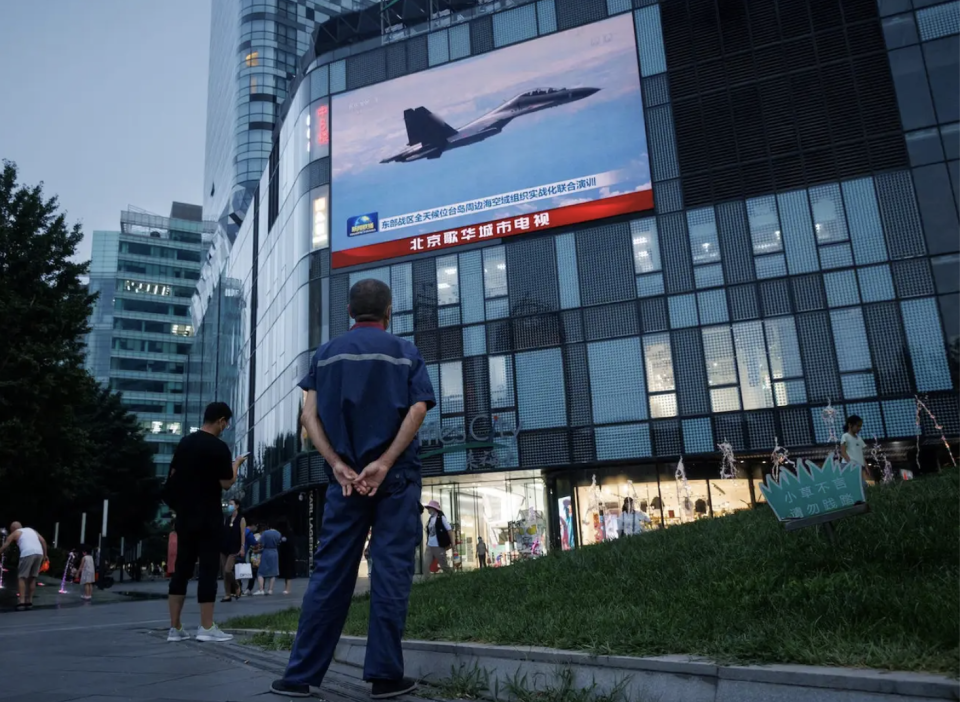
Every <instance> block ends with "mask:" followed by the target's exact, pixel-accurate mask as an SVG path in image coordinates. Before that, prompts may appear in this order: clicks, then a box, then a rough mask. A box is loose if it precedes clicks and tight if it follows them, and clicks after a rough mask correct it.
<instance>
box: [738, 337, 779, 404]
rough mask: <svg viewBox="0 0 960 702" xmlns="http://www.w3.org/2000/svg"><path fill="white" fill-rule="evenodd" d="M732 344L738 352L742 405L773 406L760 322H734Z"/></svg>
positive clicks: (768, 368) (771, 388)
mask: <svg viewBox="0 0 960 702" xmlns="http://www.w3.org/2000/svg"><path fill="white" fill-rule="evenodd" d="M733 345H734V348H735V349H736V352H737V369H738V375H739V378H740V393H741V396H742V398H743V408H744V409H745V410H755V409H764V408H767V407H773V387H772V386H771V382H770V367H769V365H768V363H767V352H766V348H765V347H766V344H765V343H764V337H763V326H762V325H761V323H760V322H741V323H739V324H734V325H733Z"/></svg>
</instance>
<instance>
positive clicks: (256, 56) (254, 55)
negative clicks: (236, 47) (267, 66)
mask: <svg viewBox="0 0 960 702" xmlns="http://www.w3.org/2000/svg"><path fill="white" fill-rule="evenodd" d="M244 62H245V63H246V64H247V66H249V67H251V68H252V67H254V66H259V65H260V52H259V51H251V52H250V53H249V54H247V55H246V57H245V58H244Z"/></svg>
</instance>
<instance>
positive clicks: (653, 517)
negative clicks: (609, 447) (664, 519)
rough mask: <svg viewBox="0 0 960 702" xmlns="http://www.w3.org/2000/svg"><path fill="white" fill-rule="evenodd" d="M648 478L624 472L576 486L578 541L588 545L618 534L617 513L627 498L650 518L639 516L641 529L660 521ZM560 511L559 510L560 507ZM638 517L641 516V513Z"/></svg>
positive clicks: (652, 484)
mask: <svg viewBox="0 0 960 702" xmlns="http://www.w3.org/2000/svg"><path fill="white" fill-rule="evenodd" d="M649 477H650V480H649V481H648V482H639V481H638V482H634V481H632V480H629V479H627V478H626V477H624V476H618V477H617V478H614V479H611V480H606V479H604V480H601V481H600V484H597V485H583V486H580V487H578V488H577V505H578V507H579V522H580V524H579V526H580V541H581V543H582V545H584V546H589V545H591V544H597V543H600V542H601V541H610V540H612V539H616V538H618V537H619V535H620V516H621V513H622V511H623V504H624V501H625V500H626V499H627V498H632V499H633V503H634V509H635V510H636V511H637V512H641V513H643V514H644V515H646V516H647V517H649V518H650V522H646V521H645V520H643V525H642V528H643V530H644V531H649V530H651V529H655V528H657V525H658V524H659V523H660V493H659V491H658V488H657V483H656V480H655V476H654V475H653V474H652V473H651V474H650V476H649ZM560 514H561V515H563V511H562V510H561V511H560ZM641 519H642V517H641Z"/></svg>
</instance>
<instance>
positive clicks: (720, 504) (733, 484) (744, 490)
mask: <svg viewBox="0 0 960 702" xmlns="http://www.w3.org/2000/svg"><path fill="white" fill-rule="evenodd" d="M757 492H759V490H758V491H757ZM710 497H711V500H712V502H713V514H714V516H717V517H723V516H725V515H728V514H733V513H734V512H739V511H740V510H742V509H750V481H749V480H747V479H746V478H735V479H732V480H711V481H710Z"/></svg>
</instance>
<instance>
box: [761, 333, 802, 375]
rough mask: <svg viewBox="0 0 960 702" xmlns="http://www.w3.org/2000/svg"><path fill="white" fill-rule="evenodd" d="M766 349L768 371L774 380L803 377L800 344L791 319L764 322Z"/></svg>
mask: <svg viewBox="0 0 960 702" xmlns="http://www.w3.org/2000/svg"><path fill="white" fill-rule="evenodd" d="M764 327H765V328H766V332H767V348H768V349H769V351H770V371H771V374H772V376H773V378H774V379H776V380H780V379H782V378H796V377H799V376H802V375H803V364H802V363H801V361H800V343H799V341H798V340H797V328H796V324H795V323H794V320H793V317H775V318H773V319H768V320H766V321H765V322H764Z"/></svg>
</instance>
